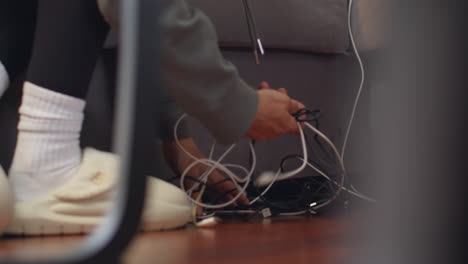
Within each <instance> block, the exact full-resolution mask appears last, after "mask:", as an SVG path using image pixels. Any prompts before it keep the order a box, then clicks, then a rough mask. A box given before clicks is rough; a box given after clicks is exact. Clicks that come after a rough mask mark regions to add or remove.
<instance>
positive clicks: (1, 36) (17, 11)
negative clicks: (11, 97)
mask: <svg viewBox="0 0 468 264" xmlns="http://www.w3.org/2000/svg"><path fill="white" fill-rule="evenodd" d="M36 6H37V1H36V0H4V1H0V97H1V96H2V94H3V92H4V91H5V90H6V89H7V86H8V84H9V81H11V80H14V79H15V78H16V77H17V75H18V74H19V73H21V72H23V71H24V70H25V69H26V67H27V65H28V62H29V58H30V55H31V46H32V39H33V32H34V23H35V14H36Z"/></svg>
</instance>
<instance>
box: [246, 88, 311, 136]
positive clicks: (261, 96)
mask: <svg viewBox="0 0 468 264" xmlns="http://www.w3.org/2000/svg"><path fill="white" fill-rule="evenodd" d="M258 88H259V91H258V108H257V113H256V116H255V120H254V122H253V123H252V125H251V126H250V128H249V130H248V131H247V136H248V137H249V138H252V139H254V140H257V141H262V140H265V139H274V138H277V137H279V136H281V135H285V134H299V128H298V126H297V123H296V120H295V119H294V117H293V116H292V115H291V114H292V113H295V112H297V111H298V110H300V109H303V108H305V107H304V105H303V104H302V103H300V102H299V101H297V100H294V99H291V98H290V97H289V96H288V92H287V90H286V89H284V88H280V89H278V90H274V89H272V88H271V87H270V85H269V84H268V83H266V82H262V83H261V84H260V85H259V87H258Z"/></svg>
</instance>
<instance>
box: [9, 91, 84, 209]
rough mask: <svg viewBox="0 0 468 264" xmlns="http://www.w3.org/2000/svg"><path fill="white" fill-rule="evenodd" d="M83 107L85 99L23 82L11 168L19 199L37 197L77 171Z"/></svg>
mask: <svg viewBox="0 0 468 264" xmlns="http://www.w3.org/2000/svg"><path fill="white" fill-rule="evenodd" d="M84 107H85V101H84V100H82V99H78V98H75V97H72V96H68V95H64V94H60V93H57V92H55V91H51V90H47V89H45V88H42V87H39V86H37V85H35V84H32V83H29V82H26V83H25V84H24V87H23V99H22V102H21V107H20V110H19V113H20V121H19V124H18V130H19V133H18V140H17V143H16V149H15V154H14V157H13V163H12V165H11V168H10V171H9V176H10V181H11V182H12V186H13V190H14V193H15V196H16V199H17V200H18V201H24V200H31V199H35V198H38V197H40V196H42V195H44V194H46V193H47V192H49V191H51V190H52V189H54V188H56V187H58V186H60V185H61V184H63V183H65V182H66V181H67V180H68V179H70V177H72V176H73V174H75V173H76V172H77V170H78V167H79V165H80V162H81V149H80V144H79V143H80V141H79V139H80V132H81V126H82V122H83V110H84Z"/></svg>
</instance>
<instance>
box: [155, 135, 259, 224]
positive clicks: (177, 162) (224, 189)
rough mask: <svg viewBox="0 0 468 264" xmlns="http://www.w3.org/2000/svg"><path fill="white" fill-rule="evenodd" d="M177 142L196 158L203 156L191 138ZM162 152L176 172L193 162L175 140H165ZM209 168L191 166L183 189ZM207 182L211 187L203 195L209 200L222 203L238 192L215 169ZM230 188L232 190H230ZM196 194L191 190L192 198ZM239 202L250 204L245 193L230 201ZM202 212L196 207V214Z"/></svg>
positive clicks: (192, 184) (235, 203)
mask: <svg viewBox="0 0 468 264" xmlns="http://www.w3.org/2000/svg"><path fill="white" fill-rule="evenodd" d="M179 142H180V143H181V145H182V146H183V147H184V148H185V149H186V150H187V151H188V152H189V153H191V154H192V155H193V156H195V157H196V158H198V159H201V158H205V155H204V154H203V153H202V152H201V150H200V149H199V148H198V146H197V144H196V143H195V141H194V140H193V138H184V139H180V140H179ZM163 153H164V157H165V159H166V161H167V163H168V164H169V166H170V167H171V169H172V170H173V171H174V172H175V173H176V174H180V173H182V172H183V171H184V170H185V169H186V168H187V167H188V166H189V165H190V164H191V163H192V162H194V160H193V159H192V158H190V157H189V156H188V155H187V154H186V153H184V152H183V151H182V150H181V149H180V148H179V146H178V145H177V143H176V142H175V141H165V142H164V143H163ZM209 169H210V167H209V166H207V165H205V164H202V163H199V164H197V165H195V166H194V167H192V168H191V169H190V171H189V172H188V176H189V178H188V179H187V180H186V181H185V183H184V187H185V189H190V188H192V187H193V186H194V185H195V184H196V180H197V179H199V178H200V177H201V176H202V175H203V174H204V173H205V172H206V171H208V170H209ZM207 184H208V185H209V186H211V187H212V188H206V189H205V192H204V195H206V196H205V197H208V200H211V201H212V202H216V203H224V202H227V201H229V200H232V199H233V198H234V197H235V196H237V194H239V190H238V189H237V187H236V185H235V184H234V183H233V182H232V181H230V180H226V178H225V177H224V176H223V175H222V174H221V173H219V171H217V170H214V171H213V172H212V173H211V174H210V176H208V182H207ZM231 190H232V192H230V191H231ZM226 193H227V194H226ZM198 195H199V192H193V193H192V198H193V199H195V200H196V199H197V198H198ZM216 200H218V201H216ZM239 204H243V205H250V203H249V200H248V199H247V197H246V196H245V195H241V196H240V197H239V199H237V201H235V202H233V203H232V205H233V206H237V205H239ZM202 212H203V208H202V207H198V208H197V214H198V215H200V214H201V213H202Z"/></svg>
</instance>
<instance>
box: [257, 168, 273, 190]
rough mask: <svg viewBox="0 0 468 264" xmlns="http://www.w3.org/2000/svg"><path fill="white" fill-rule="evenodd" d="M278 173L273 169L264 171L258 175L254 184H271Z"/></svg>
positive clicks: (258, 185)
mask: <svg viewBox="0 0 468 264" xmlns="http://www.w3.org/2000/svg"><path fill="white" fill-rule="evenodd" d="M275 176H276V173H275V172H273V171H264V172H262V173H261V174H260V176H258V178H257V179H256V180H255V182H254V184H255V186H256V187H264V186H267V185H269V184H270V183H272V182H273V180H274V179H275Z"/></svg>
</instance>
